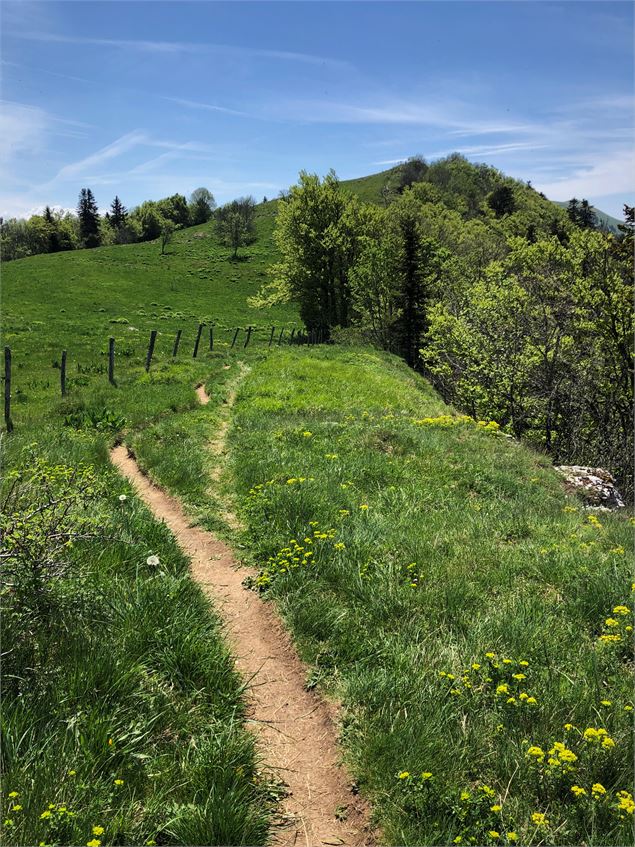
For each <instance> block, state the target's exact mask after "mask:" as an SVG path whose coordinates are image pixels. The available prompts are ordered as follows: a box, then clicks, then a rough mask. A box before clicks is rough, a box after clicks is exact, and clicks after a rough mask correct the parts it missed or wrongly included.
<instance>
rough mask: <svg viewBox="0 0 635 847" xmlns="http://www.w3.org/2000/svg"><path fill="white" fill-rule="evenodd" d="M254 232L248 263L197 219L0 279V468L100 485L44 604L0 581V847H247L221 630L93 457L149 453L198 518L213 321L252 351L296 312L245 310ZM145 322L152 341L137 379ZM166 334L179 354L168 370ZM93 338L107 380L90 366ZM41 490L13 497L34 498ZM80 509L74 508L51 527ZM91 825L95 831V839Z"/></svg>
mask: <svg viewBox="0 0 635 847" xmlns="http://www.w3.org/2000/svg"><path fill="white" fill-rule="evenodd" d="M258 226H259V241H258V242H257V243H256V244H255V245H254V246H252V247H250V248H248V249H247V250H246V251H245V253H246V255H247V256H248V257H249V259H248V261H241V262H237V263H233V262H230V261H229V260H228V258H227V257H228V252H229V251H227V250H225V249H223V248H220V247H219V246H218V245H217V244H216V242H215V240H214V239H213V238H210V237H208V235H209V227H207V228H206V227H199V228H195V229H190V230H185V231H182V232H180V233H178V234H177V235H176V237H175V241H174V243H173V244H172V245H171V246H170V248H169V254H168V255H166V256H164V257H162V256H161V255H160V250H159V247H158V245H157V243H149V244H140V245H132V246H128V247H113V248H100V249H97V250H93V251H78V252H77V253H71V254H64V255H62V254H58V255H51V256H37V257H33V258H30V259H25V260H20V261H18V262H13V263H10V264H8V265H6V266H3V268H2V277H3V279H2V282H3V292H2V296H3V303H2V306H3V342H4V343H5V344H9V345H10V346H11V348H12V351H13V362H14V371H13V407H12V418H13V421H14V425H15V430H14V432H13V433H12V435H11V436H10V437H7V436H6V435H5V436H4V437H3V448H4V470H5V477H7V476H9V477H10V473H11V470H12V469H15V468H19V469H20V470H21V472H22V473H24V474H26V476H27V477H28V475H29V473H30V470H29V469H30V468H31V467H32V466H33V463H34V461H35V460H36V458H39V459H44V460H46V462H47V463H48V465H50V467H51V468H55V467H58V466H65V467H78V466H80V465H82V464H83V465H87V466H89V467H91V468H92V469H93V473H94V476H95V485H96V487H97V488H98V490H99V494H98V496H96V498H95V499H94V500H91V502H90V507H89V512H90V513H91V514H92V515H93V517H94V519H95V522H96V525H97V527H98V533H99V537H98V538H97V539H94V540H90V539H88V540H83V541H81V540H80V541H78V542H77V543H76V546H75V548H74V550H72V551H71V552H69V554H68V555H67V556H65V557H64V558H65V561H66V566H65V567H66V569H65V572H64V575H63V576H62V577H61V578H59V579H54V580H52V581H51V583H50V586H49V589H50V590H51V592H52V600H51V603H52V605H51V607H50V608H49V609H48V611H47V613H46V614H41V615H40V616H39V617H37V616H35V617H34V613H33V611H32V610H29V609H28V608H26V609H25V608H24V607H23V606H20V605H19V604H18V603H17V600H16V595H15V591H13V590H12V589H11V587H8V588H5V593H4V594H3V595H2V597H1V598H0V599H1V600H2V606H3V620H2V634H3V652H4V654H5V655H4V656H3V697H2V771H3V780H2V798H1V799H2V803H1V805H2V809H1V811H0V813H1V814H2V818H0V824H2V827H1V829H2V843H3V844H39V843H40V842H44V843H46V844H54V843H57V844H86V843H87V842H88V841H91V840H92V839H93V838H96V839H97V840H98V841H101V843H102V844H145V843H146V842H148V841H149V842H153V841H156V843H157V844H262V843H265V841H266V839H267V837H268V827H269V816H270V809H271V803H270V795H269V793H268V777H267V776H265V775H263V773H264V769H265V767H266V763H261V762H260V761H258V760H257V759H256V757H255V755H254V750H253V742H252V737H251V735H250V734H249V733H247V732H246V730H245V728H244V725H243V717H244V715H243V700H242V693H243V688H242V685H243V683H242V681H241V680H240V679H238V677H237V675H236V673H235V671H234V669H233V660H232V658H231V657H230V656H229V655H228V652H227V649H226V647H225V645H224V638H223V631H222V626H221V624H220V622H219V619H218V617H217V616H216V614H215V612H214V610H213V609H212V608H211V607H210V604H209V602H208V601H207V600H206V599H205V598H204V596H203V594H202V593H201V591H200V589H199V588H198V587H197V586H196V585H195V584H194V583H193V582H192V581H191V579H190V577H189V575H188V572H187V562H186V560H185V558H184V557H183V555H182V554H181V553H180V551H179V549H178V547H177V546H176V544H175V542H174V541H173V539H172V537H171V536H170V534H169V533H168V532H167V531H166V529H165V528H164V527H163V526H162V525H161V524H158V523H157V522H156V521H155V520H154V519H153V518H152V517H151V515H150V514H149V513H148V512H147V510H146V509H145V508H144V506H143V505H142V504H141V503H140V502H139V501H138V500H137V498H136V497H135V496H134V495H133V493H132V491H131V490H130V489H129V487H128V486H127V484H125V483H124V482H122V480H121V478H120V477H119V476H118V475H117V474H116V473H115V472H114V471H113V469H112V468H111V467H110V463H109V462H108V456H107V451H108V447H109V446H110V445H111V444H112V443H113V441H114V439H115V438H116V437H118V436H119V435H120V434H124V435H125V437H126V438H127V439H128V440H129V441H130V442H131V443H133V444H134V446H135V448H138V449H139V453H140V455H141V456H142V457H143V458H145V457H146V454H148V458H147V461H146V465H147V467H149V468H152V467H153V466H154V465H156V466H157V470H156V473H155V477H157V478H163V477H166V479H167V482H168V485H169V487H170V488H172V490H176V491H178V492H179V493H184V492H188V494H189V498H190V499H189V503H188V505H190V506H191V508H192V511H193V512H196V513H197V514H198V515H199V517H201V518H203V517H204V516H207V517H208V523H210V524H213V522H214V515H216V512H217V503H216V502H215V501H214V499H213V498H211V497H210V495H209V490H208V488H209V478H208V476H207V471H208V470H209V467H210V461H209V459H208V458H207V457H206V453H205V449H204V448H205V443H206V441H207V440H208V439H209V438H210V437H211V434H212V433H213V430H214V427H215V425H216V423H217V420H218V409H217V406H218V404H220V402H221V399H222V394H223V392H224V390H225V389H224V387H223V386H224V384H225V382H226V380H228V379H232V378H233V377H234V374H235V371H236V368H235V366H234V365H232V364H230V366H229V368H228V369H227V370H225V369H224V367H223V365H224V364H225V363H226V362H232V361H233V357H232V356H231V355H229V343H230V341H231V335H230V333H229V332H227V331H226V330H225V327H234V326H241V327H245V326H246V325H248V324H250V323H251V324H254V325H257V327H258V331H257V332H256V333H255V335H254V336H252V346H250V347H249V348H247V350H244V349H243V348H242V342H243V339H244V334H242V333H241V337H240V339H239V345H240V346H238V347H237V350H239V351H240V354H241V355H243V354H246V355H252V350H259V351H262V352H264V351H266V350H267V349H268V348H267V343H268V338H269V332H268V329H265V324H267V325H270V324H273V323H275V324H276V325H277V326H278V327H280V326H282V325H285V326H287V327H290V326H291V325H293V324H294V323H295V321H296V318H295V313H294V311H293V310H292V309H291V308H279V309H277V310H274V311H273V312H271V313H266V314H263V313H257V312H255V311H254V310H252V309H251V308H250V307H249V306H248V305H247V303H246V299H247V297H248V296H250V295H251V294H253V293H254V292H255V291H256V290H257V288H258V286H259V285H260V282H261V280H262V274H263V273H264V267H265V266H266V264H268V262H269V258H270V253H271V249H272V245H271V238H270V236H271V228H272V221H271V219H270V218H269V219H267V217H266V216H265V215H264V214H263V215H261V217H260V219H259V223H258ZM199 233H203V234H204V235H205V237H204V238H199V237H198V234H199ZM200 320H214V321H215V322H216V327H215V344H214V352H210V351H209V349H208V347H209V341H208V336H207V335H206V336H204V337H203V339H202V342H201V346H200V352H199V357H198V359H197V360H193V359H192V347H193V343H194V333H195V329H196V326H197V324H198V322H199V321H200ZM152 328H156V329H158V330H159V336H158V339H157V346H156V350H155V358H154V361H153V364H152V368H151V371H150V373H149V374H146V373H145V371H144V369H143V362H144V357H145V349H146V345H147V337H148V335H149V331H150V329H152ZM178 328H183V339H182V344H181V350H180V353H179V356H178V357H177V359H176V360H172V358H171V350H172V342H173V338H174V332H175V331H176V329H178ZM109 335H114V336H115V338H116V351H117V356H116V367H115V374H116V381H117V385H116V386H111V385H109V384H108V381H107V375H106V358H107V357H106V351H107V338H108V336H109ZM63 348H65V349H67V350H68V373H69V379H68V387H69V393H68V396H67V397H65V398H63V399H62V398H61V397H60V392H59V370H58V368H57V367H55V365H56V364H57V365H58V364H59V360H60V352H61V350H62V349H63ZM78 365H79V366H80V369H78ZM199 382H206V383H207V384H208V386H209V387H210V390H211V388H212V386H214V385H216V386H217V394H216V395H215V397H214V402H212V403H210V405H209V406H207V407H205V408H201V407H200V406H199V404H198V402H197V400H196V397H195V393H194V386H195V385H196V384H197V383H199ZM161 433H163V436H165V437H164V438H163V437H162V436H161V435H160V434H161ZM25 451H26V452H25ZM10 485H11V481H10V478H9V479H5V486H6V487H7V488H8V487H10ZM122 493H123V494H126V495H127V500H125V501H124V502H123V503H122V502H120V501H119V495H120V494H122ZM40 496H42V490H35V491H32V492H31V493H30V494H29V497H30V498H31V501H30V502H31V505H32V506H35V505H37V503H38V502H39V500H38V498H39V497H40ZM27 499H28V498H27ZM197 508H198V509H199V512H197ZM30 510H31V509H27V511H30ZM82 513H83V511H82V507H80V506H76V507H74V508H73V509H72V510H71V512H70V513H69V515H68V516H67V517H66V518H65V520H64V522H63V525H70V526H72V525H73V522H74V521H75V520H76V519H77V517H78V515H79V516H81V514H82ZM217 523H218V524H219V526H221V523H220V521H219V520H217ZM34 534H35V535H36V536H37V535H38V533H34ZM150 555H158V556H159V559H160V562H161V565H160V567H159V568H158V569H155V568H152V567H150V566H148V565H147V564H146V560H147V558H148V556H150ZM22 571H23V572H28V569H26V570H25V568H23V569H22ZM29 621H31V623H28V622H29ZM34 621H35V623H34ZM29 626H32V627H33V628H32V629H31V630H29ZM29 633H30V634H29ZM25 636H26V639H25ZM16 645H19V649H18V647H17V646H16ZM27 648H28V649H27ZM25 651H26V652H25ZM109 740H112V744H111V743H109ZM72 771H74V773H71V772H72ZM115 779H122V780H123V784H122V785H115V783H114V780H115ZM11 792H17V793H18V795H19V796H18V797H17V798H15V797H14V798H11V797H9V796H8V795H9V793H11ZM49 805H52V807H53V808H51V809H49ZM16 806H17V807H20V808H17V810H16ZM63 809H66V810H67V811H64V810H63ZM48 812H50V815H48ZM43 813H45V814H44V817H42V815H43ZM5 821H9V823H3V822H5ZM95 826H96V827H103V828H104V833H103V834H100V835H98V836H95V835H93V833H92V828H93V827H95Z"/></svg>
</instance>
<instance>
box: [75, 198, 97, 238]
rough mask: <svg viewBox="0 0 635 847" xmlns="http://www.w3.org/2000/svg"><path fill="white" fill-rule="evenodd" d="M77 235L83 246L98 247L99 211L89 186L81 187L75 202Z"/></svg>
mask: <svg viewBox="0 0 635 847" xmlns="http://www.w3.org/2000/svg"><path fill="white" fill-rule="evenodd" d="M77 217H78V218H79V237H80V239H81V241H82V243H83V245H84V247H99V243H100V238H99V212H98V211H97V203H96V201H95V197H94V195H93V192H92V191H91V190H90V188H82V190H81V191H80V193H79V202H78V204H77Z"/></svg>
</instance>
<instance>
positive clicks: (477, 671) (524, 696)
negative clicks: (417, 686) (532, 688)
mask: <svg viewBox="0 0 635 847" xmlns="http://www.w3.org/2000/svg"><path fill="white" fill-rule="evenodd" d="M485 659H487V665H481V664H480V662H473V663H472V665H471V667H470V668H466V669H465V670H464V671H463V672H462V675H461V677H460V683H462V686H463V687H462V688H461V687H459V684H456V685H454V683H455V682H456V680H457V676H456V675H455V674H452V673H448V672H447V671H440V673H439V676H440V677H441V678H443V679H447V681H448V682H450V683H453V685H452V688H451V689H450V694H451V695H453V696H455V697H457V696H459V695H461V694H463V693H464V692H465V691H470V690H472V691H479V692H482V693H485V692H488V691H490V690H491V689H490V688H489V686H490V685H494V686H495V688H494V689H493V693H494V695H495V697H496V698H500V699H502V700H503V702H504V704H505V705H507V706H511V707H519V706H529V707H534V706H537V705H538V700H537V699H536V697H534V696H533V695H531V694H528V693H527V691H518V688H519V687H520V686H519V683H522V682H524V680H526V679H527V674H526V673H524V670H526V669H527V668H529V662H528V661H527V660H526V659H521V660H520V661H516V660H514V659H509V658H506V657H505V658H502V659H499V658H498V657H497V655H496V653H494V652H492V651H488V652H487V653H485ZM516 665H517V666H518V667H520V668H522V669H523V670H522V671H516V672H515V673H512V674H510V676H509V677H508V678H507V680H506V681H505V682H498V681H496V680H495V677H496V676H498V678H499V679H500V676H501V675H502V674H503V673H508V672H509V671H510V670H514V669H515V666H516Z"/></svg>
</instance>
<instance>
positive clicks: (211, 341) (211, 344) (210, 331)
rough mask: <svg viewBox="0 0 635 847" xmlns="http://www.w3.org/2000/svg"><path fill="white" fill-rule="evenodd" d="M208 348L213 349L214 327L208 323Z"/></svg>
mask: <svg viewBox="0 0 635 847" xmlns="http://www.w3.org/2000/svg"><path fill="white" fill-rule="evenodd" d="M209 349H210V350H213V349H214V327H213V326H211V324H210V328H209Z"/></svg>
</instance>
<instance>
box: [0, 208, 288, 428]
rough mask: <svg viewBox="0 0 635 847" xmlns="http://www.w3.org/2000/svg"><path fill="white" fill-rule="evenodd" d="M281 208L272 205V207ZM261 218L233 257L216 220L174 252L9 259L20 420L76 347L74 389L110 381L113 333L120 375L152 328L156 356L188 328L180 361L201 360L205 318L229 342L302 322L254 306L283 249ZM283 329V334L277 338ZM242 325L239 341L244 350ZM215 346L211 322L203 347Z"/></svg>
mask: <svg viewBox="0 0 635 847" xmlns="http://www.w3.org/2000/svg"><path fill="white" fill-rule="evenodd" d="M270 205H273V204H270ZM272 214H273V213H272V212H271V211H270V210H269V211H267V207H265V208H264V209H263V210H261V212H260V214H259V216H258V217H257V230H258V240H257V241H256V243H255V244H254V245H252V246H250V247H248V248H246V249H245V250H243V251H242V253H243V256H244V258H245V259H246V260H245V261H239V262H232V261H230V260H229V258H228V257H229V255H230V252H231V251H230V250H228V249H227V248H223V247H220V246H219V245H218V243H217V241H216V239H215V237H214V235H213V232H212V228H211V225H210V224H206V225H203V226H199V227H192V228H190V229H186V230H182V231H180V232H177V233H176V234H175V237H174V241H173V243H172V244H170V245H169V247H168V252H167V254H166V255H165V256H162V255H161V251H160V247H159V244H158V242H156V241H153V242H146V243H144V244H131V245H126V246H117V247H99V248H97V249H94V250H78V251H75V252H72V253H55V254H50V255H41V256H34V257H30V258H28V259H20V260H18V261H15V262H9V263H7V264H4V265H3V266H2V327H3V344H7V345H9V346H10V347H11V349H12V354H13V418H14V422H15V424H16V427H19V426H23V425H25V424H28V423H29V422H33V421H35V420H38V419H40V418H41V417H42V415H45V414H46V413H47V406H49V407H50V405H51V404H52V403H54V401H55V400H56V399H57V398H58V397H59V364H60V359H61V352H62V350H63V349H66V350H67V351H68V362H67V373H68V385H69V388H70V389H71V391H73V390H74V389H77V392H76V393H77V394H82V393H85V390H86V388H87V387H90V386H92V385H93V384H95V385H104V384H105V385H106V386H107V361H108V338H109V336H113V337H114V338H115V378H116V379H119V380H121V379H123V378H125V376H126V375H127V374H129V373H136V372H138V371H139V369H140V368H141V366H142V365H143V363H144V361H145V355H146V351H147V348H148V339H149V335H150V330H152V329H156V330H158V337H157V342H156V347H155V354H154V355H155V360H156V361H157V362H165V361H167V360H169V359H170V357H171V354H172V347H173V343H174V338H175V333H176V331H177V330H178V329H182V330H183V335H182V339H181V346H180V351H179V357H178V360H179V361H180V362H187V361H188V360H190V359H191V357H192V352H193V348H194V340H195V336H196V331H197V327H198V324H199V322H201V321H203V322H206V323H211V322H213V323H214V324H215V329H214V344H215V347H216V348H217V349H225V348H227V347H228V346H229V344H230V343H231V340H232V337H233V330H234V328H235V327H237V326H240V327H241V328H244V327H246V326H247V325H249V324H253V325H254V326H255V327H256V330H255V332H254V334H253V335H252V338H251V344H252V345H254V346H257V347H260V348H263V349H264V348H265V347H266V346H267V344H268V341H269V333H270V327H271V326H272V325H276V327H278V330H279V329H280V328H281V327H283V326H284V327H286V328H287V335H288V333H289V331H290V329H291V328H292V327H293V326H296V327H298V326H299V321H298V319H297V313H296V311H295V309H294V308H293V307H291V306H278V307H275V308H273V309H271V310H268V311H267V312H262V311H257V310H256V309H252V308H251V307H249V306H248V305H247V298H248V297H250V296H251V295H253V294H255V293H256V291H257V290H258V289H259V287H260V286H261V284H262V283H263V282H264V281H265V279H266V268H267V266H268V265H269V264H270V262H271V260H272V256H273V255H274V251H275V247H274V245H273V241H272V230H273V217H272ZM277 336H278V334H276V339H277ZM244 339H245V334H244V330H243V329H241V333H240V335H239V338H238V341H237V345H238V348H239V349H242V344H243V343H244ZM208 348H209V335H208V330H207V329H206V330H205V332H204V334H203V337H202V339H201V344H200V352H201V353H203V352H204V351H205V350H206V349H208Z"/></svg>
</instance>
